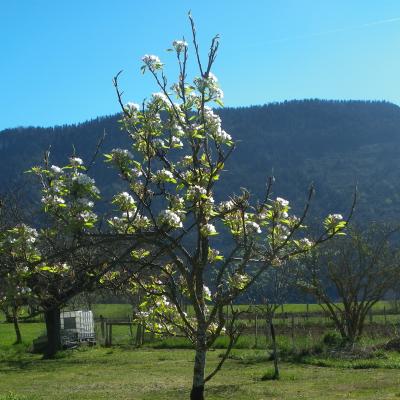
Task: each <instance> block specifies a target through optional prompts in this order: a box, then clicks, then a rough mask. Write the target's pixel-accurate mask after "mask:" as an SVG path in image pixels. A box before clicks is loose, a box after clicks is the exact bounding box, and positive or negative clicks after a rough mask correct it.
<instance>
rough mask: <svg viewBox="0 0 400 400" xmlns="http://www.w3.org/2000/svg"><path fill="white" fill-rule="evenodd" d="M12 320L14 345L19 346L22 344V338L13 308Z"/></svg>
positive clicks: (15, 311)
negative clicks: (14, 337)
mask: <svg viewBox="0 0 400 400" xmlns="http://www.w3.org/2000/svg"><path fill="white" fill-rule="evenodd" d="M12 319H13V324H14V330H15V336H16V340H15V344H20V343H22V337H21V331H20V329H19V323H18V311H17V309H16V308H15V307H13V309H12Z"/></svg>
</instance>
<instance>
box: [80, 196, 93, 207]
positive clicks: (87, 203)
mask: <svg viewBox="0 0 400 400" xmlns="http://www.w3.org/2000/svg"><path fill="white" fill-rule="evenodd" d="M78 203H79V204H80V205H82V206H83V207H89V208H92V207H93V206H94V203H93V201H91V200H89V199H86V198H81V199H78Z"/></svg>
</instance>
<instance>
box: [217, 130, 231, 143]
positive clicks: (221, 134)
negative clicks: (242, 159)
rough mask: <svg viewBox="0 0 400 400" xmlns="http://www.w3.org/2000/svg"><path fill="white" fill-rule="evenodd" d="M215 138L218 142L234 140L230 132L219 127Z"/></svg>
mask: <svg viewBox="0 0 400 400" xmlns="http://www.w3.org/2000/svg"><path fill="white" fill-rule="evenodd" d="M215 139H216V141H217V142H221V143H227V142H230V141H231V140H232V136H231V135H229V133H226V132H225V131H224V130H223V129H219V130H217V132H216V133H215Z"/></svg>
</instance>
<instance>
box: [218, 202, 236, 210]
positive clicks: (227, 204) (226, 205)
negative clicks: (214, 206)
mask: <svg viewBox="0 0 400 400" xmlns="http://www.w3.org/2000/svg"><path fill="white" fill-rule="evenodd" d="M234 207H235V203H234V202H233V201H232V200H228V201H223V202H221V203H220V204H219V206H218V209H219V211H220V212H227V211H231V210H232V209H233V208H234Z"/></svg>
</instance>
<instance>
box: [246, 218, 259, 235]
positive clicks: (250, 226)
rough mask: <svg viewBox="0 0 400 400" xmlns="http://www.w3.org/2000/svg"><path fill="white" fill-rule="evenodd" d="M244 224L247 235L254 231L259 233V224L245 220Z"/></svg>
mask: <svg viewBox="0 0 400 400" xmlns="http://www.w3.org/2000/svg"><path fill="white" fill-rule="evenodd" d="M245 226H246V231H247V233H248V234H249V235H252V234H255V233H261V228H260V225H258V224H257V222H254V221H246V223H245Z"/></svg>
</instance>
